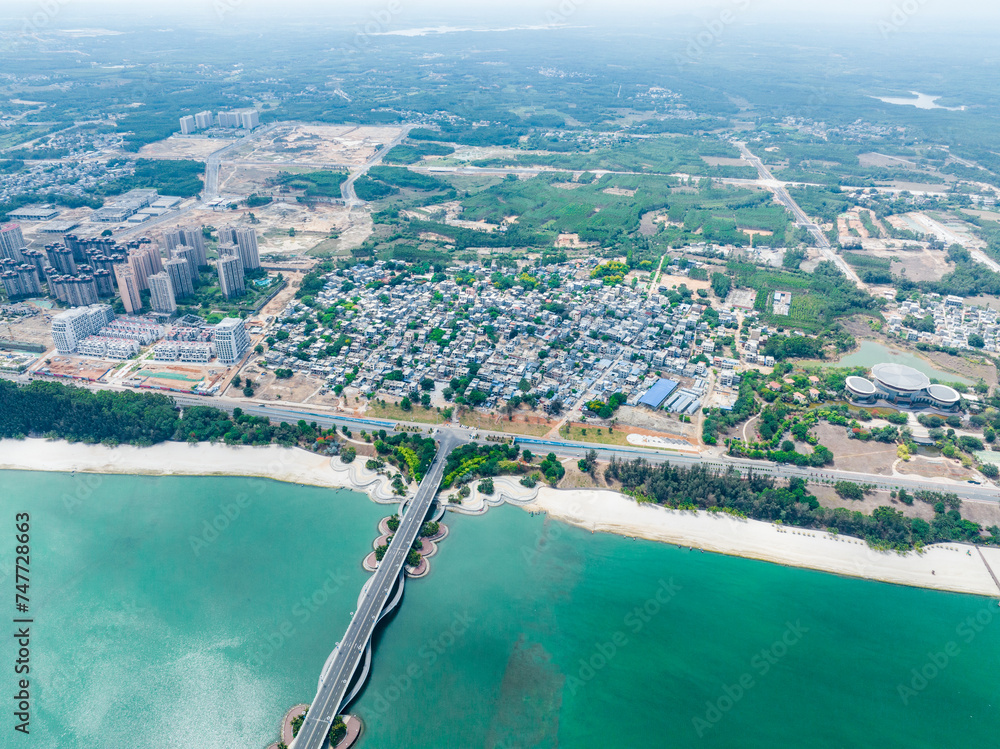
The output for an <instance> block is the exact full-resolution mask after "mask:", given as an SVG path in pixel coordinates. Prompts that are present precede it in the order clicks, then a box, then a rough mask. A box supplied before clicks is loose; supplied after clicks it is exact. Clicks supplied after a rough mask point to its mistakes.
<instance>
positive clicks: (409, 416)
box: [365, 400, 444, 424]
mask: <svg viewBox="0 0 1000 749" xmlns="http://www.w3.org/2000/svg"><path fill="white" fill-rule="evenodd" d="M365 416H366V417H369V418H372V419H392V420H393V421H416V422H420V423H423V424H443V423H444V417H443V416H442V415H441V414H440V413H439V412H438V411H437V410H436V409H435V408H430V409H426V408H424V407H423V406H421V405H420V404H419V403H417V404H415V405H414V406H413V409H412V410H410V411H404V410H403V409H402V408H401V407H400V406H399V404H397V403H393V402H391V401H386V404H385V406H383V405H382V404H381V403H376V402H375V401H374V400H370V401H368V409H367V410H366V411H365Z"/></svg>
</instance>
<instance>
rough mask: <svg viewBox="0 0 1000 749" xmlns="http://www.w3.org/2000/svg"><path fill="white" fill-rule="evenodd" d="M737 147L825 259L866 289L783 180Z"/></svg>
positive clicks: (740, 146) (742, 146)
mask: <svg viewBox="0 0 1000 749" xmlns="http://www.w3.org/2000/svg"><path fill="white" fill-rule="evenodd" d="M735 145H736V147H737V148H739V149H740V153H741V154H742V155H743V158H744V159H745V160H746V161H749V162H750V164H751V165H752V166H753V167H754V168H755V169H756V170H757V174H759V175H760V181H761V183H762V184H764V185H765V186H766V187H767V188H768V189H770V190H771V192H773V193H774V196H775V197H776V198H777V199H778V202H779V203H781V204H782V205H783V206H785V207H786V208H787V209H788V210H790V211H791V212H792V215H793V216H795V219H796V222H797V223H798V225H799V226H804V227H805V228H806V229H807V230H808V231H809V233H810V234H812V235H813V237H814V238H815V240H816V246H817V247H818V248H819V251H820V253H821V254H822V255H823V257H825V258H826V259H827V260H829V261H830V262H831V263H833V264H835V265H836V266H837V267H838V268H840V272H841V273H843V274H844V275H845V276H847V277H848V278H849V279H851V280H852V281H853V282H854V283H855V284H856V285H857V287H858V288H859V289H866V288H867V287H866V285H865V284H864V283H863V282H862V280H861V279H860V278H859V277H858V274H857V273H855V272H854V269H853V268H851V266H849V265H848V264H847V263H846V262H845V261H844V259H843V258H842V257H840V256H839V255H838V254H837V253H836V252H834V251H833V247H831V246H830V240H829V239H827V238H826V235H825V234H824V233H823V230H822V229H820V228H819V226H817V225H816V224H815V223H814V222H813V221H811V220H810V218H809V217H808V216H807V215H806V212H805V211H803V210H802V208H801V207H800V206H799V204H798V203H796V202H795V200H794V199H793V198H792V196H791V195H789V193H788V189H787V188H786V187H785V185H784V183H783V182H782V181H781V180H778V179H775V177H774V175H773V174H771V170H770V169H768V168H767V167H766V166H764V162H763V161H761V160H760V158H758V157H757V156H754V155H753V154H752V153H750V150H749V149H748V148H747V145H746V143H736V144H735Z"/></svg>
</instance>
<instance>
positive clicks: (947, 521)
mask: <svg viewBox="0 0 1000 749" xmlns="http://www.w3.org/2000/svg"><path fill="white" fill-rule="evenodd" d="M605 478H607V479H608V480H614V481H619V482H621V484H622V487H623V488H624V489H626V490H627V491H628V492H629V493H630V494H631V495H632V496H633V497H635V498H636V499H638V500H639V501H646V502H655V503H656V504H659V505H664V506H667V507H674V508H680V509H699V510H708V511H709V512H720V511H723V512H729V513H732V514H736V515H741V516H745V517H749V518H753V519H755V520H765V521H769V522H780V523H783V524H784V525H791V526H796V527H801V528H818V529H824V530H829V531H831V532H837V533H842V534H844V535H849V536H855V537H858V538H863V539H865V540H866V541H867V542H868V544H869V545H870V546H873V547H875V548H880V549H898V550H907V549H912V548H914V547H916V546H919V545H923V544H929V543H938V542H942V541H965V542H970V543H981V544H1000V528H998V527H997V526H991V527H990V528H989V529H988V530H989V533H990V535H989V536H983V535H982V529H981V527H980V526H979V525H978V524H976V523H973V522H971V521H969V520H964V519H963V518H962V516H961V513H960V511H959V508H960V506H961V501H960V500H959V499H958V498H957V497H955V496H954V495H939V494H933V493H928V492H924V493H920V494H919V495H918V496H917V499H919V500H921V501H924V502H927V503H928V504H932V505H933V507H934V518H933V520H932V521H931V522H927V521H925V520H922V519H920V518H908V517H906V516H905V515H903V513H902V512H900V511H898V510H895V509H893V508H891V507H878V508H877V509H876V510H875V511H874V512H873V513H872V514H871V515H866V514H865V513H863V512H858V511H853V510H848V509H845V508H841V507H838V508H836V509H833V510H831V509H827V508H825V507H821V506H820V504H819V500H817V499H816V497H814V496H813V495H811V494H809V492H808V490H807V488H806V483H805V482H804V481H803V480H802V479H798V478H793V479H790V480H789V482H788V485H787V486H782V485H779V483H778V482H776V481H775V480H774V479H773V478H771V477H769V476H763V475H759V474H753V473H751V474H750V475H749V476H748V477H746V478H744V477H743V476H741V475H740V473H739V472H738V471H736V470H735V469H730V470H728V471H719V470H716V469H711V468H707V467H704V466H693V467H691V468H684V467H679V466H673V465H670V464H666V463H665V464H662V465H658V466H652V465H650V464H649V463H647V462H646V461H644V460H642V459H641V458H636V459H635V460H633V461H619V460H616V459H612V461H611V463H610V465H609V466H608V467H607V469H606V470H605Z"/></svg>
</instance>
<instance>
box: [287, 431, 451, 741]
mask: <svg viewBox="0 0 1000 749" xmlns="http://www.w3.org/2000/svg"><path fill="white" fill-rule="evenodd" d="M460 441H461V440H460V438H459V436H458V435H457V434H455V433H454V432H453V431H452V430H447V431H443V432H441V438H440V441H439V445H438V452H437V455H436V456H435V457H434V461H433V462H432V463H431V465H430V468H429V469H428V471H427V474H426V475H425V476H424V480H423V481H421V482H420V487H419V488H418V489H417V494H416V496H415V497H414V498H413V500H412V501H411V502H410V503H409V505H408V506H407V509H406V512H405V513H404V514H403V516H402V518H401V521H400V524H399V528H398V529H397V530H396V533H395V534H394V535H393V537H392V542H391V543H390V544H389V549H388V551H386V553H385V556H384V557H382V561H381V562H380V563H379V565H378V569H377V570H375V574H374V575H373V576H372V578H371V581H370V583H369V584H368V585H367V588H366V591H365V593H364V594H363V597H362V599H361V601H360V602H359V603H358V608H357V611H355V613H354V616H353V618H352V619H351V623H350V624H349V625H348V627H347V632H346V633H345V634H344V636H343V638H342V639H341V641H340V643H339V644H338V645H337V647H336V649H335V650H334V652H333V655H332V660H331V661H330V662H329V668H328V669H327V670H326V673H325V678H324V679H323V682H322V684H321V685H320V688H319V691H318V692H317V693H316V697H315V699H313V702H312V705H310V706H309V713H308V714H307V715H306V719H305V722H304V723H303V724H302V728H301V730H300V731H299V735H298V736H297V737H296V739H295V741H294V742H292V747H293V749H322V747H323V746H324V744H325V742H326V740H327V736H328V735H329V733H330V726H331V725H332V723H333V719H334V718H336V717H337V715H339V714H340V711H341V708H342V707H343V703H344V699H345V697H346V695H347V689H348V687H349V686H350V684H351V679H352V677H353V676H354V674H355V672H356V671H357V669H358V666H359V665H360V663H361V660H362V658H363V657H364V652H365V648H366V647H367V646H368V644H369V642H370V641H371V637H372V633H373V632H374V630H375V625H376V624H377V623H378V618H379V615H380V614H381V613H382V609H383V608H384V607H385V605H386V602H387V601H388V600H389V594H390V593H391V592H392V589H393V587H394V586H395V585H396V581H397V580H398V578H399V576H400V573H401V572H402V571H403V563H404V562H405V561H406V556H407V554H409V552H410V547H412V546H413V542H414V541H416V539H417V534H418V533H419V531H420V528H421V526H422V525H423V523H424V518H425V517H426V516H427V512H428V510H430V506H431V502H433V501H434V496H435V494H437V489H438V485H439V484H440V483H441V478H442V476H443V474H444V466H445V462H446V460H447V457H448V454H449V453H450V452H451V451H452V449H453V448H454V447H455V446H456V445H457V444H458V443H459V442H460Z"/></svg>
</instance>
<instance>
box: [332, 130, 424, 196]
mask: <svg viewBox="0 0 1000 749" xmlns="http://www.w3.org/2000/svg"><path fill="white" fill-rule="evenodd" d="M414 127H416V126H415V125H403V129H402V130H401V131H400V133H399V135H397V136H396V137H395V138H393V139H392V140H391V141H390V142H389V143H387V144H386V145H384V146H382V148H380V149H379V150H378V151H376V152H375V153H374V154H372V157H371V158H370V159H368V161H366V162H365V163H364V164H363V165H362V166H361V168H359V169H358V170H357V171H355V172H351V176H349V177H348V178H347V179H346V180H344V182H343V184H341V186H340V194H341V195H342V196H343V197H344V202H345V203H347V205H348V207H352V206H357V205H363V204H364V202H365V201H363V200H358V194H357V193H356V192H355V191H354V183H355V181H356V180H357V179H358V177H360V176H361V175H363V174H367V173H368V170H369V169H371V168H372V167H373V166H375V165H376V164H378V163H380V162H381V161H382V159H384V158H385V155H386V154H387V153H389V151H391V150H392V149H393V148H395V147H396V146H398V145H399V144H400V143H402V142H403V140H404V139H405V138H406V136H407V135H409V134H410V130H412V129H413V128H414Z"/></svg>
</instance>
